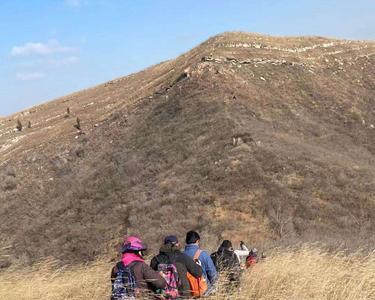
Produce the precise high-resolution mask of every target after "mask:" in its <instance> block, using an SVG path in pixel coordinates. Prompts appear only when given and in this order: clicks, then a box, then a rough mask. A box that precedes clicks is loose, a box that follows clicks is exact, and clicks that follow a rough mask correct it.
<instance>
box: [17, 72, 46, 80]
mask: <svg viewBox="0 0 375 300" xmlns="http://www.w3.org/2000/svg"><path fill="white" fill-rule="evenodd" d="M16 77H17V79H19V80H24V81H27V80H36V79H40V78H43V77H44V74H43V73H41V72H31V73H17V75H16Z"/></svg>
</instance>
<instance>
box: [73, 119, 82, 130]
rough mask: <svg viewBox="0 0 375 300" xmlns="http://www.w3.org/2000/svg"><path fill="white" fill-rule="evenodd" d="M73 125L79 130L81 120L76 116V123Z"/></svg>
mask: <svg viewBox="0 0 375 300" xmlns="http://www.w3.org/2000/svg"><path fill="white" fill-rule="evenodd" d="M74 127H75V128H77V129H78V130H81V120H80V119H79V118H78V117H77V119H76V124H74Z"/></svg>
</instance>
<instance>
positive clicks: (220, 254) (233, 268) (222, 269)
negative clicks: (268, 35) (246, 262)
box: [211, 240, 241, 284]
mask: <svg viewBox="0 0 375 300" xmlns="http://www.w3.org/2000/svg"><path fill="white" fill-rule="evenodd" d="M211 259H212V261H213V262H214V264H215V267H216V269H217V270H218V272H219V273H220V274H223V275H224V276H226V281H227V282H228V283H231V284H238V283H239V280H240V275H241V266H240V263H239V261H238V258H237V256H236V254H235V252H234V250H233V246H232V242H231V241H229V240H224V241H223V242H222V243H221V245H220V247H219V249H218V250H217V251H216V252H214V253H212V254H211Z"/></svg>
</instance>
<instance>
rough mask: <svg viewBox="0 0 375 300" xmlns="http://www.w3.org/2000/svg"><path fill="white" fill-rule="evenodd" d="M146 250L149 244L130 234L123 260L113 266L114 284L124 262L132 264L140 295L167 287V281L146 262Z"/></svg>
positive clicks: (123, 252)
mask: <svg viewBox="0 0 375 300" xmlns="http://www.w3.org/2000/svg"><path fill="white" fill-rule="evenodd" d="M145 250H147V246H146V245H145V244H144V243H143V242H142V241H141V240H140V239H139V238H137V237H135V236H130V237H128V238H127V239H126V240H125V242H124V245H123V247H122V259H121V262H119V263H117V264H116V265H115V266H114V267H113V268H112V272H111V282H112V286H113V283H114V280H115V278H116V276H117V273H118V271H119V266H118V265H119V264H120V263H122V264H123V266H125V267H127V266H130V269H131V271H132V272H133V274H134V278H135V281H136V286H137V295H138V294H139V296H140V297H142V296H144V295H145V294H150V293H154V292H155V291H156V290H157V289H163V288H165V286H166V284H167V283H166V281H165V280H164V278H163V277H162V276H161V275H160V274H159V273H158V272H155V271H154V270H153V269H152V268H150V267H149V266H148V265H147V264H146V263H145V260H144V258H143V253H144V251H145Z"/></svg>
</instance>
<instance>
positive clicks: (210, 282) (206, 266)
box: [184, 231, 218, 296]
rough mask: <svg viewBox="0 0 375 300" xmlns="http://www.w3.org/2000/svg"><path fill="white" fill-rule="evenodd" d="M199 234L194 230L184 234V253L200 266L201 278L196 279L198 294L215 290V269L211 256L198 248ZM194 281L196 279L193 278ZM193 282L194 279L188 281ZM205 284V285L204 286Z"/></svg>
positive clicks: (205, 293)
mask: <svg viewBox="0 0 375 300" xmlns="http://www.w3.org/2000/svg"><path fill="white" fill-rule="evenodd" d="M200 239H201V238H200V236H199V234H198V232H196V231H189V232H188V233H187V234H186V246H185V251H184V253H185V254H187V255H188V256H190V257H191V258H193V259H194V260H195V261H196V262H197V263H198V264H200V265H201V266H202V270H203V276H202V279H203V280H198V282H197V285H198V287H199V290H200V291H199V293H198V296H202V295H210V294H213V293H214V291H215V285H214V284H215V282H216V280H217V276H218V274H217V271H216V268H215V265H214V263H213V262H212V259H211V257H210V256H209V254H208V253H207V252H206V251H203V250H201V249H200V248H199V244H200ZM195 282H196V280H195ZM192 283H193V284H194V280H191V281H190V285H192ZM205 286H206V287H205Z"/></svg>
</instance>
